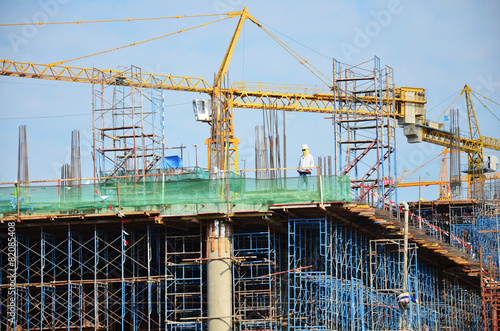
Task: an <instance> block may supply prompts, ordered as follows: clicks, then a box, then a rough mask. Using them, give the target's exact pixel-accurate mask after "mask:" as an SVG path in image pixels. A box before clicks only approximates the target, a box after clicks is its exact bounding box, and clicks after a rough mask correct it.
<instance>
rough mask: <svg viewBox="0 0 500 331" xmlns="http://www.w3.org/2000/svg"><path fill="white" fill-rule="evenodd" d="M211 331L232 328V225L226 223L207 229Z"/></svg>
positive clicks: (212, 224)
mask: <svg viewBox="0 0 500 331" xmlns="http://www.w3.org/2000/svg"><path fill="white" fill-rule="evenodd" d="M207 232H208V233H207V252H208V261H207V278H208V291H207V295H208V298H207V299H208V303H207V308H208V331H230V330H232V328H233V325H232V315H233V277H232V260H231V256H232V253H233V252H232V250H233V247H232V242H231V241H232V226H231V224H229V223H228V222H226V221H224V220H213V221H209V222H208V227H207Z"/></svg>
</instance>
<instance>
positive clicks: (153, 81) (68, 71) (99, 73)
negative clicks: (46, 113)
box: [0, 60, 212, 93]
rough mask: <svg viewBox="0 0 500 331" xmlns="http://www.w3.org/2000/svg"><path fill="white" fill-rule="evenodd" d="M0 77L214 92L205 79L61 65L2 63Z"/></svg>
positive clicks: (2, 61) (3, 61)
mask: <svg viewBox="0 0 500 331" xmlns="http://www.w3.org/2000/svg"><path fill="white" fill-rule="evenodd" d="M0 75H2V76H11V77H26V78H39V79H48V80H58V81H66V82H76V83H101V82H102V83H104V84H114V83H115V82H116V81H117V80H120V84H124V85H129V86H142V87H145V88H158V89H165V90H177V91H190V92H200V93H210V92H211V91H212V87H211V85H210V84H208V83H207V82H206V81H205V80H204V79H203V78H197V77H184V76H173V75H157V74H147V73H131V72H123V71H118V70H102V69H95V68H94V69H92V68H78V67H68V66H61V65H54V66H52V65H48V64H36V63H29V62H15V61H8V60H0Z"/></svg>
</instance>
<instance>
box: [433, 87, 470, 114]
mask: <svg viewBox="0 0 500 331" xmlns="http://www.w3.org/2000/svg"><path fill="white" fill-rule="evenodd" d="M462 91H463V90H462ZM462 94H463V93H462V92H460V93H459V94H458V95H457V97H456V98H455V100H453V102H452V103H451V105H449V106H448V107H447V108H446V109H445V110H444V111H443V112H442V113H441V115H439V117H438V119H437V120H436V122H438V121H439V120H440V119H441V117H443V115H444V114H445V113H446V112H447V111H448V110H449V109H450V108H453V107H454V106H455V105H456V104H457V102H458V101H459V100H460V97H461V96H462Z"/></svg>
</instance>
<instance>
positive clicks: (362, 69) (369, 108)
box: [332, 56, 397, 208]
mask: <svg viewBox="0 0 500 331" xmlns="http://www.w3.org/2000/svg"><path fill="white" fill-rule="evenodd" d="M334 86H335V88H334V90H333V93H334V94H335V97H336V99H337V100H338V102H337V104H336V105H335V106H336V107H337V108H338V113H334V115H333V117H332V124H333V125H334V149H335V173H336V174H337V175H339V174H347V173H349V177H350V178H351V181H352V183H353V185H352V186H351V191H352V195H353V198H355V199H358V200H359V201H365V202H366V201H368V202H369V203H370V204H373V205H375V206H377V207H379V208H380V207H383V206H384V205H385V202H386V200H385V199H388V200H387V201H397V196H396V185H395V181H394V178H396V135H395V128H396V125H395V117H394V105H395V96H396V94H395V93H396V91H395V85H394V72H393V69H392V68H391V67H389V66H386V67H385V68H381V66H380V59H379V58H378V57H376V56H375V57H374V59H373V61H367V62H365V63H362V64H360V65H357V66H349V65H345V64H343V63H340V62H338V61H336V60H334ZM360 97H365V100H366V99H367V98H366V97H371V98H372V102H370V103H367V102H363V101H361V99H360ZM388 207H389V208H392V206H391V205H390V204H389V205H388Z"/></svg>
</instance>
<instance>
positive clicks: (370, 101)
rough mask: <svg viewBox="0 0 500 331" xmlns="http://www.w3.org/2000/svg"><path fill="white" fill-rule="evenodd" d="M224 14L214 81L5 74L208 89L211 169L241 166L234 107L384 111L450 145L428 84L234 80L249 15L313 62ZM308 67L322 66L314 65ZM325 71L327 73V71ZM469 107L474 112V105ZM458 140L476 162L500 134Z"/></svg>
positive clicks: (73, 70) (5, 65) (412, 138)
mask: <svg viewBox="0 0 500 331" xmlns="http://www.w3.org/2000/svg"><path fill="white" fill-rule="evenodd" d="M224 15H227V16H228V17H229V18H230V17H238V16H239V21H238V24H237V27H236V29H235V32H234V34H233V37H232V39H231V42H230V44H229V46H228V49H227V51H226V53H225V56H224V59H223V61H222V64H221V66H220V68H219V70H218V72H217V75H216V78H215V81H214V83H213V84H209V83H208V82H207V81H206V80H204V79H203V78H196V77H186V76H174V75H161V74H149V73H142V72H123V71H119V70H109V69H95V68H81V67H71V66H64V65H61V63H62V62H59V63H56V64H35V63H28V62H17V61H9V60H0V75H3V76H11V77H23V78H37V79H48V80H57V81H67V82H79V83H92V84H94V83H96V84H97V83H99V84H109V85H112V84H114V83H115V82H116V81H117V79H118V80H120V84H122V85H124V86H137V87H141V88H156V89H163V90H176V91H186V92H198V93H205V94H208V95H209V96H210V98H211V112H212V118H211V135H210V137H209V138H208V139H207V140H206V144H207V145H208V165H209V167H210V169H212V168H213V167H217V169H219V170H224V171H237V145H238V139H237V138H236V137H235V134H234V128H233V109H234V108H252V109H270V108H272V109H277V110H284V111H298V112H315V113H331V114H333V113H336V114H344V115H346V114H348V115H353V116H375V115H376V116H382V117H387V118H392V119H397V120H398V122H399V124H400V125H402V126H403V127H404V133H405V135H406V136H407V137H408V140H409V142H421V141H427V142H430V143H433V144H437V145H441V146H445V147H447V146H449V139H450V133H449V132H446V131H443V130H441V129H440V128H439V126H438V125H437V124H434V123H431V122H428V121H427V119H426V112H425V108H424V106H425V104H426V102H427V101H426V99H425V89H423V88H409V87H395V88H394V89H393V91H392V92H393V93H392V94H391V96H390V97H389V96H387V95H386V96H385V97H384V96H383V94H382V93H380V94H377V93H374V94H369V93H368V94H365V95H356V96H355V97H352V95H350V94H349V92H348V91H344V90H342V89H341V87H340V86H339V84H338V83H337V82H335V83H332V84H331V85H330V86H328V87H327V88H326V89H325V90H324V91H319V90H317V88H304V89H301V90H296V89H287V88H286V86H285V85H279V84H273V85H270V84H269V85H266V84H262V83H258V84H250V83H245V82H240V83H234V84H231V82H230V81H229V79H228V73H227V69H228V66H229V63H230V60H231V57H232V54H233V51H234V49H235V45H236V43H237V41H238V37H239V34H240V31H241V29H242V26H243V23H244V22H245V20H247V19H248V20H250V21H251V22H253V23H255V24H256V25H257V26H259V27H260V28H261V29H263V30H264V31H266V33H268V34H269V35H271V36H272V37H273V39H275V40H276V41H278V43H279V44H280V45H281V46H282V47H284V48H285V49H286V50H287V51H289V52H290V53H291V54H292V55H293V56H294V57H295V58H297V59H298V60H299V61H300V63H302V64H303V65H306V66H307V65H309V63H308V62H307V61H306V60H305V59H302V58H300V57H298V55H297V54H296V53H295V52H293V50H291V49H290V48H289V47H288V46H286V45H284V44H283V43H282V42H281V41H279V39H277V38H276V37H275V36H273V35H272V34H271V33H270V32H269V31H267V30H266V29H265V28H264V27H263V26H262V25H261V24H260V23H259V22H258V21H257V20H256V19H255V18H253V17H252V16H251V15H250V14H249V13H248V9H247V8H246V7H245V8H244V9H243V10H242V11H239V12H230V13H226V14H224ZM98 54H99V53H98ZM66 62H67V61H66ZM308 69H309V70H311V71H313V70H317V69H315V68H314V67H312V66H310V65H309V67H308ZM320 74H321V73H320ZM321 75H323V74H321ZM323 77H327V76H325V75H323ZM330 82H331V81H330ZM339 92H343V93H339ZM339 105H341V106H340V107H339ZM377 107H379V108H377ZM375 109H377V110H375ZM470 109H471V110H472V113H474V110H473V108H472V106H471V107H470ZM468 110H469V108H468ZM474 119H475V115H474ZM476 124H477V123H476ZM476 127H477V125H476ZM459 145H460V150H462V151H465V152H468V153H470V155H472V154H474V155H476V157H475V158H474V161H473V162H477V160H480V155H482V148H491V149H495V150H500V139H495V138H488V137H484V136H481V135H480V134H479V130H478V129H477V134H475V135H473V136H471V137H470V138H465V137H460V141H459Z"/></svg>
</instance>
